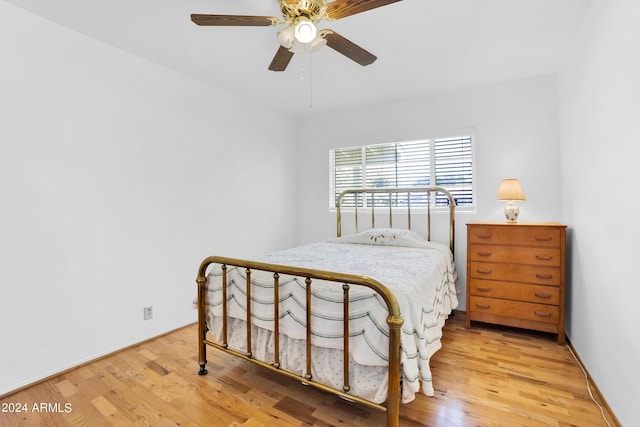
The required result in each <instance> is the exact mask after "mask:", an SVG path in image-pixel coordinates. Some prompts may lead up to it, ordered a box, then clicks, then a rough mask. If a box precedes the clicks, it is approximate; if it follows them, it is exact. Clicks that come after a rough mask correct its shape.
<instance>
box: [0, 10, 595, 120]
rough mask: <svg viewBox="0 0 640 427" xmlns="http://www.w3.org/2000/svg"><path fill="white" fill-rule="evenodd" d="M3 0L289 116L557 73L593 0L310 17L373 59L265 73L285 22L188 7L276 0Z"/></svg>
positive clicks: (330, 58)
mask: <svg viewBox="0 0 640 427" xmlns="http://www.w3.org/2000/svg"><path fill="white" fill-rule="evenodd" d="M5 1H7V2H8V3H12V4H14V5H16V6H19V7H21V8H23V9H26V10H29V11H31V12H33V13H35V14H37V15H40V16H42V17H44V18H46V19H49V20H51V21H53V22H56V23H59V24H61V25H63V26H66V27H69V28H71V29H73V30H76V31H78V32H80V33H83V34H86V35H87V36H89V37H92V38H94V39H97V40H101V41H103V42H105V43H108V44H110V45H113V46H116V47H117V48H120V49H122V50H124V51H127V52H130V53H131V54H133V55H136V56H139V57H142V58H146V59H147V60H149V61H152V62H155V63H158V64H161V65H163V66H165V67H168V68H170V69H173V70H175V71H178V72H180V73H184V74H186V75H189V76H192V77H193V78H196V79H198V80H201V81H203V82H206V83H208V84H211V85H213V86H216V87H219V88H223V89H225V90H228V91H229V92H233V93H236V94H238V95H240V96H243V97H245V98H247V99H249V100H251V101H253V102H256V103H259V104H263V105H266V106H269V107H271V108H274V109H276V110H279V111H282V112H283V113H285V114H290V115H294V116H302V115H308V114H313V113H314V112H320V111H327V110H336V109H343V108H348V107H356V106H361V105H367V104H373V103H379V102H384V101H388V100H393V99H401V98H407V97H413V96H415V95H420V94H428V93H434V92H443V91H449V90H455V89H460V88H468V87H474V86H479V85H484V84H490V83H495V82H501V81H506V80H512V79H518V78H524V77H529V76H534V75H538V74H544V73H551V72H555V71H557V70H558V69H559V67H560V66H561V64H562V62H561V61H562V59H563V57H564V56H565V55H566V53H567V51H568V49H569V48H570V46H571V40H572V38H573V36H574V35H575V34H576V33H577V31H578V30H579V28H580V23H581V22H582V19H583V17H584V15H585V13H586V11H587V9H588V8H589V6H590V4H591V2H592V0H403V1H400V2H397V3H393V4H390V5H387V6H384V7H380V8H377V9H373V10H369V11H367V12H364V13H360V14H357V15H352V16H349V17H346V18H343V19H340V20H336V21H330V22H327V21H323V22H321V23H320V24H319V25H318V28H330V29H332V30H334V31H335V32H337V33H339V34H340V35H342V36H344V37H346V38H348V39H349V40H351V41H353V42H354V43H356V44H358V45H360V46H362V47H363V48H365V49H366V50H368V51H370V52H372V53H373V54H375V55H376V56H377V57H378V60H377V61H376V62H374V63H373V64H371V65H369V66H367V67H362V66H360V65H358V64H357V63H355V62H353V61H351V60H349V59H348V58H346V57H344V56H343V55H341V54H340V53H338V52H336V51H335V50H333V49H331V48H329V47H327V46H325V47H323V48H322V49H321V50H320V51H318V52H316V53H313V54H304V55H294V57H293V59H292V61H291V63H290V64H289V66H288V68H287V70H286V71H284V72H273V71H269V70H268V69H267V67H268V65H269V63H270V62H271V60H272V58H273V56H274V55H275V53H276V50H277V48H278V42H277V40H276V32H277V31H278V30H279V29H281V28H282V27H275V28H274V27H201V26H197V25H195V24H193V23H192V22H191V20H190V14H191V13H198V14H234V15H267V16H276V17H280V12H279V7H278V1H277V0H136V1H134V0H108V1H106V0H102V1H98V0H56V1H51V0H5Z"/></svg>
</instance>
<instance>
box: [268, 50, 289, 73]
mask: <svg viewBox="0 0 640 427" xmlns="http://www.w3.org/2000/svg"><path fill="white" fill-rule="evenodd" d="M291 58H293V52H290V51H289V49H287V48H286V47H283V46H280V47H279V48H278V51H277V52H276V56H274V57H273V60H272V61H271V64H270V65H269V69H270V70H271V71H284V70H285V69H286V68H287V65H289V61H291Z"/></svg>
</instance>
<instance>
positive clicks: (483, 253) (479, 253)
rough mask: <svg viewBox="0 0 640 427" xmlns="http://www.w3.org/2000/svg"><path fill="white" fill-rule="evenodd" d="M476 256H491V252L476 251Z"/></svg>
mask: <svg viewBox="0 0 640 427" xmlns="http://www.w3.org/2000/svg"><path fill="white" fill-rule="evenodd" d="M476 253H477V254H478V256H491V252H476Z"/></svg>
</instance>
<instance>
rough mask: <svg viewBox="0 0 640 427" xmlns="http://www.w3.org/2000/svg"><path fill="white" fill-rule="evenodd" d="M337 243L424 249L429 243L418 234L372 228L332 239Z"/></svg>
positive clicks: (408, 231) (407, 231)
mask: <svg viewBox="0 0 640 427" xmlns="http://www.w3.org/2000/svg"><path fill="white" fill-rule="evenodd" d="M332 241H334V242H339V243H356V244H361V245H380V246H406V247H416V248H424V247H427V246H429V242H428V241H427V240H426V239H424V238H423V237H422V236H420V235H419V234H418V233H416V232H414V231H411V230H401V229H397V228H372V229H370V230H366V231H361V232H359V233H355V234H349V235H348V236H343V237H338V238H336V239H332Z"/></svg>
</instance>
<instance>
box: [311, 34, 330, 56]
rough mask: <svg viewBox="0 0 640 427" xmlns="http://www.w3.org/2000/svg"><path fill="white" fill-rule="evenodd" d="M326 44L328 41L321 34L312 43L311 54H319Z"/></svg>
mask: <svg viewBox="0 0 640 427" xmlns="http://www.w3.org/2000/svg"><path fill="white" fill-rule="evenodd" d="M326 44H327V39H325V38H324V37H322V36H320V34H318V35H317V36H316V38H315V39H313V41H311V52H317V51H318V50H320V49H321V48H322V46H324V45H326Z"/></svg>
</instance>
